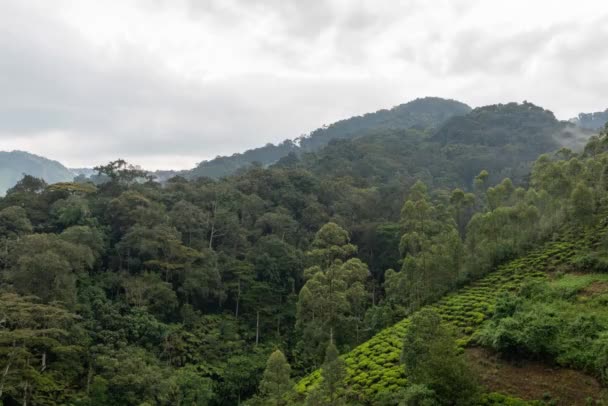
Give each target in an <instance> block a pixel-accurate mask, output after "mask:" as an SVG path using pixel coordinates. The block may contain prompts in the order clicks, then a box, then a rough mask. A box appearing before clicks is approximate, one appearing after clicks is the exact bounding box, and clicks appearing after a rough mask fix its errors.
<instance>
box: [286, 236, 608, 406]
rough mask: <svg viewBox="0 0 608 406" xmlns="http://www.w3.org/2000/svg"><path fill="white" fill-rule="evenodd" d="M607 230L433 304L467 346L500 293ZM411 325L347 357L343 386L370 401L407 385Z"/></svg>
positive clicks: (305, 383) (563, 240)
mask: <svg viewBox="0 0 608 406" xmlns="http://www.w3.org/2000/svg"><path fill="white" fill-rule="evenodd" d="M603 229H604V224H602V225H599V226H597V227H595V228H594V229H589V230H587V231H586V232H581V231H575V230H569V231H568V232H565V233H563V234H562V236H561V237H560V238H559V239H555V240H554V241H550V242H547V243H545V244H544V245H543V246H542V247H541V248H538V249H535V250H534V251H531V252H530V253H529V254H528V255H526V256H524V257H521V258H519V259H515V260H513V261H511V262H508V263H506V264H504V265H502V266H500V267H498V269H497V270H496V271H494V272H492V273H491V274H489V275H487V276H485V277H483V278H482V279H479V280H477V281H476V282H474V283H472V284H470V285H469V286H467V287H464V288H462V289H460V290H458V291H456V292H454V293H452V294H449V295H447V296H445V297H443V298H442V299H441V300H439V301H438V302H436V303H434V304H432V305H429V306H430V307H431V308H433V309H434V310H435V311H436V312H438V313H439V314H440V315H441V316H442V318H443V319H444V321H446V322H447V323H449V324H450V325H452V326H454V327H455V330H456V331H457V333H458V334H459V336H460V337H459V344H461V345H463V346H465V345H467V343H468V342H469V340H470V339H471V337H472V335H473V333H475V332H476V331H477V330H478V329H479V327H480V326H481V324H482V323H483V322H484V320H486V319H487V318H488V317H489V316H491V314H492V312H493V308H494V304H495V302H496V299H497V298H498V296H499V295H501V293H503V292H505V291H516V290H517V289H518V288H519V287H521V286H522V285H523V284H524V283H526V282H530V281H533V280H542V279H545V278H547V274H548V273H549V272H552V271H557V270H563V269H566V268H567V265H568V264H569V262H571V259H572V258H573V257H575V256H577V254H580V253H581V252H584V251H586V250H589V249H593V248H595V247H596V246H597V245H598V244H599V240H600V238H599V237H600V236H601V235H602V234H603ZM409 323H410V319H409V318H406V319H404V320H402V321H400V322H398V323H397V324H395V325H394V326H392V327H389V328H387V329H385V330H383V331H381V332H380V333H378V334H377V335H376V336H374V337H373V338H371V339H370V340H369V341H367V342H365V343H363V344H361V345H359V346H358V347H356V348H355V349H354V350H353V351H351V352H350V353H347V354H345V355H344V356H343V359H344V361H345V364H346V378H345V386H346V388H347V391H348V392H350V394H355V393H356V394H357V398H358V400H359V401H362V402H369V401H370V400H371V399H373V398H374V396H375V395H376V394H378V393H380V392H383V391H395V390H398V389H399V388H400V387H403V386H404V385H406V383H407V380H406V378H405V375H404V371H403V370H404V368H403V366H402V365H401V364H400V355H401V350H402V346H403V338H404V336H405V332H406V329H407V328H408V325H409ZM319 379H320V371H319V370H317V371H315V372H314V373H312V374H310V375H309V376H307V377H305V378H303V379H302V380H300V381H299V383H298V384H297V386H296V391H297V392H298V393H299V394H301V395H305V394H306V393H307V392H308V391H309V390H310V389H311V388H312V387H314V386H315V385H316V384H317V383H318V381H319ZM499 398H500V396H499ZM492 399H493V398H488V399H487V401H488V403H487V404H506V403H503V402H502V401H500V400H499V399H498V398H496V399H493V400H492ZM500 399H502V398H500ZM505 399H506V398H505Z"/></svg>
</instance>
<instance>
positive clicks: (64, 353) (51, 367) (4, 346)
mask: <svg viewBox="0 0 608 406" xmlns="http://www.w3.org/2000/svg"><path fill="white" fill-rule="evenodd" d="M0 315H1V318H0V368H1V369H0V400H5V401H6V404H16V403H17V402H19V403H20V404H22V405H28V404H34V405H48V404H51V403H48V400H49V399H55V401H56V403H53V404H65V403H69V402H68V401H67V399H69V398H70V396H73V395H74V393H73V388H74V385H75V384H76V383H77V380H78V378H79V375H80V374H81V373H82V369H83V365H82V364H81V362H80V361H81V359H80V358H79V357H80V356H81V355H82V354H81V353H82V350H83V349H82V347H81V346H80V343H77V342H74V340H73V338H75V337H76V336H77V333H76V330H74V329H73V328H74V327H75V322H76V320H77V316H76V315H74V314H72V313H70V312H68V311H67V310H65V309H64V308H62V307H59V306H54V305H53V306H51V305H45V304H40V303H39V302H38V301H37V300H36V299H35V298H32V297H26V296H20V295H16V294H13V293H2V294H0Z"/></svg>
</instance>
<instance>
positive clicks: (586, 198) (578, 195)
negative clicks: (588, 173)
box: [570, 183, 594, 224]
mask: <svg viewBox="0 0 608 406" xmlns="http://www.w3.org/2000/svg"><path fill="white" fill-rule="evenodd" d="M570 200H571V202H572V203H571V204H572V214H573V216H574V218H575V219H576V220H578V221H580V222H581V223H583V224H586V223H588V222H589V220H590V219H591V217H592V216H593V212H594V199H593V193H592V192H591V189H590V188H589V187H587V186H585V185H584V184H583V183H578V184H577V185H576V187H575V188H574V190H573V191H572V194H571V196H570Z"/></svg>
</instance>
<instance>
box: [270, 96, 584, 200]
mask: <svg viewBox="0 0 608 406" xmlns="http://www.w3.org/2000/svg"><path fill="white" fill-rule="evenodd" d="M592 133H593V132H591V131H588V132H586V131H582V130H580V129H579V128H577V127H575V126H574V125H573V124H571V123H568V122H563V121H558V120H557V119H556V118H555V116H554V115H553V113H551V112H550V111H547V110H544V109H543V108H541V107H538V106H535V105H533V104H530V103H521V104H518V103H509V104H498V105H491V106H485V107H480V108H476V109H475V110H473V111H471V112H469V113H468V114H465V115H460V116H454V117H452V118H450V119H448V120H447V121H446V122H445V123H444V124H443V125H441V126H440V127H439V128H436V129H434V128H430V129H413V128H409V129H391V128H373V129H369V130H367V131H365V132H360V133H359V136H358V137H357V138H354V139H347V140H333V141H331V142H330V143H329V144H328V145H327V146H326V147H325V148H322V149H320V150H318V151H317V152H314V153H308V154H304V155H302V156H300V157H298V156H297V155H296V154H290V155H289V156H287V157H285V158H283V159H282V160H281V161H279V163H277V166H282V167H301V168H306V169H307V170H309V171H311V172H313V173H314V174H315V175H316V176H321V177H323V176H334V177H339V178H340V179H342V181H343V182H350V183H352V184H354V185H357V186H359V187H362V186H366V187H371V186H379V185H385V186H387V187H389V188H390V187H391V185H392V186H396V185H398V184H401V185H403V184H413V182H414V180H415V179H420V180H423V181H424V182H425V183H427V184H428V185H430V186H433V187H457V186H458V187H464V188H465V189H471V188H472V187H473V183H472V179H473V178H474V177H475V176H476V175H477V174H478V173H479V172H480V171H481V170H484V169H485V170H487V171H488V172H489V173H490V181H491V182H497V181H500V180H501V179H502V178H505V177H508V178H510V179H511V180H512V181H514V182H515V183H522V182H523V181H525V178H526V176H527V174H528V173H529V171H530V168H531V163H532V162H533V161H534V160H535V159H536V157H537V156H538V155H540V154H542V153H546V152H551V151H556V150H558V149H560V148H561V147H563V146H568V147H570V148H572V149H574V150H580V149H581V148H582V146H583V145H584V143H585V142H586V141H587V140H588V138H589V137H590V136H591V134H592ZM401 197H403V196H401Z"/></svg>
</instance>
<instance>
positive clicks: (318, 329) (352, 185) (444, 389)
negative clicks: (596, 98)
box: [0, 99, 608, 406]
mask: <svg viewBox="0 0 608 406" xmlns="http://www.w3.org/2000/svg"><path fill="white" fill-rule="evenodd" d="M423 100H424V102H420V101H418V102H412V104H409V105H407V104H406V105H403V106H399V107H396V108H395V109H392V110H387V111H381V112H377V113H374V114H372V115H369V116H363V117H359V118H354V119H351V120H345V121H344V122H340V123H337V124H335V125H332V126H329V127H327V128H325V129H322V130H319V132H318V133H313V134H311V135H310V136H309V137H306V138H305V139H302V140H299V141H298V143H297V145H296V144H293V145H284V147H285V148H283V147H282V146H279V147H273V148H278V151H279V152H278V153H277V154H274V155H273V154H270V155H272V159H269V160H267V161H265V162H260V163H259V164H254V165H247V166H245V167H243V166H242V165H235V166H234V167H232V169H231V170H230V171H229V172H234V173H233V174H231V175H230V176H225V177H221V178H219V179H216V178H215V177H216V176H215V175H214V176H210V177H203V176H194V175H193V174H191V173H190V174H187V176H186V175H185V176H175V177H172V178H171V179H169V180H167V181H166V182H164V183H159V182H156V181H155V180H154V178H153V177H152V176H150V174H148V173H146V172H144V171H142V170H140V169H136V168H134V167H132V166H130V165H129V164H128V163H126V162H125V161H123V160H117V161H114V162H110V163H108V164H107V165H103V166H100V167H97V168H96V172H97V175H96V176H94V178H93V179H92V180H91V179H85V178H83V177H81V178H78V179H77V181H74V182H60V183H54V184H47V182H45V181H43V180H42V179H39V178H37V177H34V176H29V175H28V176H25V177H23V178H22V179H21V180H20V181H19V182H18V183H17V184H16V185H15V186H14V187H12V188H10V189H9V190H8V191H7V193H6V196H5V197H3V198H1V199H0V247H1V249H0V263H1V264H0V401H1V402H3V403H4V405H5V406H9V405H10V406H12V405H78V406H85V405H217V406H220V405H236V404H248V405H271V404H272V405H292V404H293V405H372V404H373V405H475V404H477V405H496V404H510V405H526V404H534V405H541V404H556V402H558V401H562V402H570V403H562V404H586V403H584V402H597V403H598V404H601V403H599V402H601V401H602V396H604V398H603V399H604V400H605V396H606V394H605V390H604V389H602V388H603V387H604V386H605V385H608V311H607V310H606V309H607V307H606V305H607V304H608V279H607V278H606V273H607V272H608V256H607V255H606V252H607V251H606V248H607V247H608V237H607V234H606V227H608V220H607V217H606V216H607V215H608V206H607V205H608V127H606V128H605V129H604V130H602V132H601V133H600V134H599V135H592V134H593V133H592V132H591V131H589V132H582V131H581V130H580V129H579V128H577V127H575V126H574V125H572V124H570V123H567V122H561V121H558V120H557V119H556V118H555V116H554V115H553V113H551V112H549V111H547V110H544V109H542V108H540V107H537V106H534V105H532V104H530V103H522V104H517V103H510V104H505V105H494V106H486V107H481V108H476V109H474V110H470V109H469V108H468V107H467V106H465V105H462V104H460V103H457V102H449V103H448V104H444V102H439V101H437V100H434V99H431V100H428V99H423ZM420 103H423V104H422V105H421V104H420ZM427 103H430V104H427ZM582 138H584V139H585V143H584V144H583V143H581V142H580V140H581V139H582ZM281 145H283V144H281ZM564 146H569V147H571V148H565V147H564ZM273 163H274V164H273ZM199 168H200V167H199ZM482 350H483V351H484V352H483V354H486V356H485V357H486V358H487V359H486V358H484V360H485V361H484V362H486V363H487V362H489V361H488V359H490V358H489V357H490V355H487V354H491V356H492V357H494V356H495V357H497V358H496V359H499V360H500V362H507V361H504V360H510V361H513V360H515V362H520V363H522V362H528V361H534V362H539V363H544V364H545V365H551V366H553V367H554V368H564V369H568V370H572V371H578V373H580V374H581V376H584V377H585V379H590V380H592V381H593V382H595V383H596V384H597V388H595V389H594V390H592V391H591V392H590V393H589V395H585V396H584V398H580V397H579V398H576V397H575V398H574V399H570V398H567V396H568V394H567V393H566V394H562V395H560V396H562V397H561V398H559V396H557V395H555V394H553V393H545V392H543V393H542V394H541V395H540V396H537V397H534V396H531V395H530V396H527V398H526V396H524V395H525V394H519V393H512V392H510V391H509V390H506V389H508V388H505V387H503V386H501V385H500V384H496V382H490V379H489V378H488V377H487V376H485V375H484V368H480V366H479V362H478V363H476V362H475V359H473V358H474V355H475V354H479V353H480V351H482ZM474 351H477V352H474ZM497 362H498V361H497ZM484 365H487V364H484ZM482 366H483V365H482ZM581 379H582V378H581ZM581 382H582V381H581ZM499 383H500V382H499ZM581 393H582V392H581ZM555 396H557V397H555ZM581 396H582V395H581ZM519 397H522V398H526V399H517V398H519ZM552 402H553V403H552ZM589 404H592V403H589Z"/></svg>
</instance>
